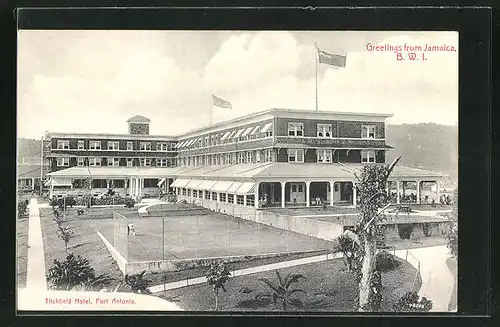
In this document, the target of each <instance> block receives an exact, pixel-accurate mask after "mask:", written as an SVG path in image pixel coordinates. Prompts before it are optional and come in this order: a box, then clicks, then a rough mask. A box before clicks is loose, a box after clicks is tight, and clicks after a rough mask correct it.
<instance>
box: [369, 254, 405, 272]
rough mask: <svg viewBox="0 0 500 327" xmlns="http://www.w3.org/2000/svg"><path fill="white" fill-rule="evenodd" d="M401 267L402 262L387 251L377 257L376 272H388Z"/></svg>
mask: <svg viewBox="0 0 500 327" xmlns="http://www.w3.org/2000/svg"><path fill="white" fill-rule="evenodd" d="M400 266H401V262H399V261H398V260H396V258H394V256H393V255H392V254H390V253H389V252H387V251H380V252H379V253H377V256H376V257H375V270H378V271H380V272H388V271H391V270H393V269H396V268H399V267H400Z"/></svg>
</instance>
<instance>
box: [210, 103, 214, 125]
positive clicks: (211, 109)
mask: <svg viewBox="0 0 500 327" xmlns="http://www.w3.org/2000/svg"><path fill="white" fill-rule="evenodd" d="M213 110H214V99H212V102H210V127H212V111H213Z"/></svg>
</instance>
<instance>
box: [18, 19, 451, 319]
mask: <svg viewBox="0 0 500 327" xmlns="http://www.w3.org/2000/svg"><path fill="white" fill-rule="evenodd" d="M458 36H459V35H458V32H452V31H450V32H447V31H439V32H437V31H436V32H430V31H426V32H423V31H418V32H417V31H312V30H310V31H295V30H294V31H286V30H283V31H268V30H262V31H258V30H252V31H245V30H197V31H194V30H28V29H26V30H23V29H19V30H18V35H17V44H18V48H17V204H16V206H17V217H16V235H17V240H16V258H17V261H16V263H17V267H16V268H17V269H16V290H17V309H18V310H26V311H110V310H111V311H161V312H204V313H209V314H210V313H215V312H222V313H224V312H225V313H228V314H232V313H233V314H234V313H237V312H244V313H250V314H257V313H264V312H271V313H275V314H287V313H318V312H319V313H325V314H335V313H346V312H347V313H358V312H369V313H380V312H388V313H408V312H412V313H421V312H455V313H456V312H457V301H458V299H457V292H458V290H457V288H458V284H457V279H458V276H457V274H458V272H457V265H458V244H457V240H458V129H459V124H458V86H459V77H458V76H459V74H458V70H459V55H458V54H459V47H458V43H459V42H458Z"/></svg>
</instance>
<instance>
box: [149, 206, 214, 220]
mask: <svg viewBox="0 0 500 327" xmlns="http://www.w3.org/2000/svg"><path fill="white" fill-rule="evenodd" d="M146 211H147V212H148V216H150V217H171V216H175V217H179V216H202V215H207V214H210V213H211V212H210V210H208V209H206V208H203V207H200V206H197V205H194V204H190V203H162V204H157V205H153V206H151V207H149V208H147V209H146Z"/></svg>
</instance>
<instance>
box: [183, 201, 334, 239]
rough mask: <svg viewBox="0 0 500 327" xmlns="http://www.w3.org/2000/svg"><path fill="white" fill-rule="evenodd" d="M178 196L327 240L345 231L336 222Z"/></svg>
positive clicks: (213, 209)
mask: <svg viewBox="0 0 500 327" xmlns="http://www.w3.org/2000/svg"><path fill="white" fill-rule="evenodd" d="M178 198H179V200H181V199H184V200H186V201H187V202H188V203H195V204H197V205H200V206H202V207H205V208H208V209H210V210H212V211H214V212H220V213H223V214H227V215H231V216H234V217H238V218H241V219H245V220H250V221H254V222H257V223H261V224H264V225H267V226H272V227H276V228H280V229H283V230H288V231H292V232H296V233H299V234H303V235H307V236H312V237H316V238H320V239H323V240H326V241H332V240H334V239H335V238H337V237H338V236H340V235H341V234H342V232H343V226H342V225H341V224H338V223H335V222H329V221H318V220H314V219H308V218H304V217H295V216H288V215H282V214H277V213H273V212H268V211H263V210H257V209H255V207H250V206H243V205H238V204H232V203H225V202H217V201H211V200H206V199H199V198H192V197H188V196H184V195H181V196H178Z"/></svg>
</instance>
